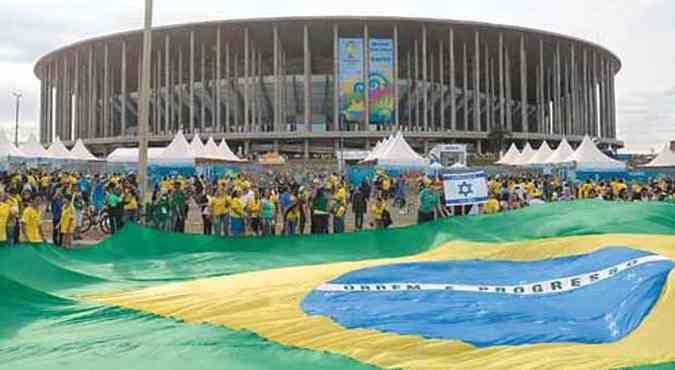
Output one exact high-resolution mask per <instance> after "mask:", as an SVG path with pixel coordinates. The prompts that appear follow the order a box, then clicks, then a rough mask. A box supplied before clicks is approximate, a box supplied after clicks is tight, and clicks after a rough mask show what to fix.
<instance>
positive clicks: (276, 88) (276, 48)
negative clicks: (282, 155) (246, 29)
mask: <svg viewBox="0 0 675 370" xmlns="http://www.w3.org/2000/svg"><path fill="white" fill-rule="evenodd" d="M334 27H337V26H334ZM272 38H273V42H274V47H273V50H274V131H276V132H278V131H281V130H280V127H279V121H280V120H279V115H280V112H279V108H280V104H279V102H280V99H279V95H280V86H279V26H277V25H274V30H273V35H272ZM336 55H337V54H336ZM336 59H337V58H336ZM335 65H337V61H335ZM335 75H336V76H337V73H335ZM336 81H337V79H336ZM336 94H337V92H336ZM336 109H337V108H336Z"/></svg>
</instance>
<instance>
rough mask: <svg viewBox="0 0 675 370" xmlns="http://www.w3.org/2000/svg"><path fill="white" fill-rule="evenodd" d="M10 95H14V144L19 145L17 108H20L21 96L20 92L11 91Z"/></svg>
mask: <svg viewBox="0 0 675 370" xmlns="http://www.w3.org/2000/svg"><path fill="white" fill-rule="evenodd" d="M12 95H14V96H15V97H16V125H15V127H14V145H15V146H17V147H18V146H19V110H20V109H21V97H22V96H23V95H22V94H21V93H20V92H18V91H17V92H13V93H12Z"/></svg>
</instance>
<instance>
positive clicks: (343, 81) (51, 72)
mask: <svg viewBox="0 0 675 370" xmlns="http://www.w3.org/2000/svg"><path fill="white" fill-rule="evenodd" d="M142 37H143V35H142V32H141V31H132V32H123V33H118V34H114V35H109V36H103V37H98V38H94V39H90V40H86V41H82V42H79V43H75V44H72V45H69V46H66V47H63V48H61V49H58V50H56V51H53V52H51V53H49V54H47V55H45V56H43V57H42V58H41V59H40V60H39V61H38V62H37V64H36V66H35V74H36V75H37V77H38V78H39V79H40V81H41V87H42V89H41V102H42V103H41V109H40V133H41V134H40V138H41V141H42V142H43V143H45V144H47V143H50V142H51V141H52V140H53V139H54V138H56V137H60V138H61V139H62V140H63V141H64V142H66V143H69V142H73V141H74V140H75V139H77V138H82V139H84V141H85V143H86V144H88V145H89V146H90V148H92V149H93V150H94V151H95V152H98V153H100V154H105V153H107V152H109V151H111V150H112V149H114V148H116V147H121V146H135V145H136V144H137V136H136V132H137V111H138V108H137V99H138V90H139V81H140V65H141V63H140V60H141V58H140V57H141V49H142ZM152 47H153V49H152V50H153V51H152V77H151V80H152V82H151V86H152V89H153V90H152V96H151V118H150V132H151V136H150V139H149V140H150V145H151V146H159V145H165V144H166V143H168V142H169V141H170V140H171V138H172V137H173V135H174V134H175V133H176V132H177V131H178V130H180V129H182V130H183V131H184V133H185V134H186V135H187V136H188V137H189V136H191V135H192V134H194V133H200V134H202V136H209V135H213V136H214V137H215V138H226V139H227V140H228V142H230V144H231V146H232V147H233V148H239V149H241V150H243V151H244V152H247V153H248V152H257V153H260V152H266V151H272V150H278V151H281V152H284V153H287V154H297V155H304V156H310V155H313V154H327V153H334V151H335V149H336V148H354V149H364V148H368V147H372V146H373V145H374V144H375V143H376V141H377V140H379V139H380V138H382V137H384V136H387V135H389V134H390V133H391V132H392V131H394V130H398V129H400V130H402V131H403V132H404V134H405V136H406V138H407V139H408V140H409V142H410V143H411V144H412V145H413V146H414V147H416V148H417V149H418V150H420V151H428V150H429V148H430V147H432V146H433V145H434V144H436V143H468V144H472V145H473V146H474V148H476V150H477V151H479V152H480V151H482V150H483V149H485V144H486V142H487V141H488V137H489V135H490V133H491V132H494V131H502V132H503V131H508V132H511V138H512V139H514V140H516V141H520V142H523V141H526V140H527V141H532V142H539V141H541V140H551V141H552V142H555V141H557V140H560V139H561V138H562V137H563V136H565V137H567V138H568V139H569V140H570V141H571V142H575V141H580V140H581V139H582V138H583V136H584V135H587V134H588V135H591V136H593V137H596V138H598V142H599V143H600V144H601V145H615V146H621V145H622V143H621V141H619V140H617V138H616V105H615V87H614V77H615V75H616V74H617V73H618V71H619V70H620V68H621V61H620V60H619V58H618V57H617V56H616V55H614V54H613V53H611V52H610V51H608V50H607V49H605V48H603V47H601V46H599V45H596V44H594V43H591V42H588V41H584V40H581V39H577V38H574V37H569V36H564V35H559V34H554V33H550V32H546V31H539V30H533V29H526V28H520V27H514V26H504V25H495V24H487V23H478V22H467V21H455V20H439V19H410V18H385V17H293V18H274V19H271V18H266V19H246V20H231V21H214V22H204V23H191V24H181V25H176V26H168V27H160V28H155V29H154V32H153V45H152ZM366 80H367V81H368V82H367V84H364V81H366ZM366 85H367V88H366ZM535 144H536V143H535Z"/></svg>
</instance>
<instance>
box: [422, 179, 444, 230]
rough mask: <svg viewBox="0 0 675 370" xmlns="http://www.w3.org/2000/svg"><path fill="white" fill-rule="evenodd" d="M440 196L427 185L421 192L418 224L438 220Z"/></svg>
mask: <svg viewBox="0 0 675 370" xmlns="http://www.w3.org/2000/svg"><path fill="white" fill-rule="evenodd" d="M438 202H439V196H438V193H436V190H435V189H434V188H433V187H431V186H430V185H427V186H425V187H424V189H422V191H421V192H420V207H419V209H418V211H417V223H418V224H423V223H426V222H430V221H433V220H434V219H435V218H436V213H435V211H436V208H437V206H438Z"/></svg>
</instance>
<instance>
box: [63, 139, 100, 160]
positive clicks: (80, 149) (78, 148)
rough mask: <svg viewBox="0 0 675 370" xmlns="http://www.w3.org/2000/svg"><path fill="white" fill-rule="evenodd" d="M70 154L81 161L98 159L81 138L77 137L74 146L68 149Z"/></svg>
mask: <svg viewBox="0 0 675 370" xmlns="http://www.w3.org/2000/svg"><path fill="white" fill-rule="evenodd" d="M70 154H72V155H73V157H74V158H75V159H80V160H83V161H99V160H100V159H98V158H96V157H95V156H94V155H93V154H91V152H90V151H89V149H87V147H86V146H84V143H83V142H82V139H77V142H76V143H75V146H74V147H73V149H71V150H70Z"/></svg>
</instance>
